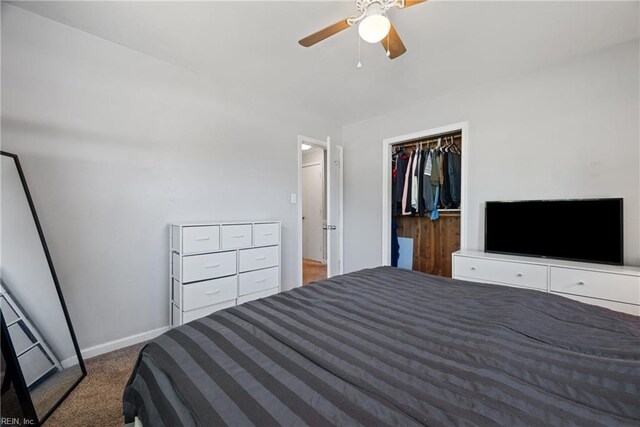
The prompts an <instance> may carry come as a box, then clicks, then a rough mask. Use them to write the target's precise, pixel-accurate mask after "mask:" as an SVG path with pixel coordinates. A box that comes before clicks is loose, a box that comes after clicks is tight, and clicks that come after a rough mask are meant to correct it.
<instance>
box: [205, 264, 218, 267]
mask: <svg viewBox="0 0 640 427" xmlns="http://www.w3.org/2000/svg"><path fill="white" fill-rule="evenodd" d="M216 267H220V264H212V265H207V266H206V267H205V268H216Z"/></svg>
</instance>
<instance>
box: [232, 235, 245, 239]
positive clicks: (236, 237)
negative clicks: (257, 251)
mask: <svg viewBox="0 0 640 427" xmlns="http://www.w3.org/2000/svg"><path fill="white" fill-rule="evenodd" d="M232 237H233V238H234V239H242V238H243V237H244V234H236V235H235V236H232Z"/></svg>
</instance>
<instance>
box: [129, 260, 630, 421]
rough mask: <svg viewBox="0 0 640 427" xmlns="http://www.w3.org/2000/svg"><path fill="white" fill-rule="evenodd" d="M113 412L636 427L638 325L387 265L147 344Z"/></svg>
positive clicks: (154, 417) (156, 417)
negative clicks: (120, 404)
mask: <svg viewBox="0 0 640 427" xmlns="http://www.w3.org/2000/svg"><path fill="white" fill-rule="evenodd" d="M124 415H125V421H126V422H130V421H132V420H133V418H134V417H135V416H137V417H139V418H140V420H141V421H142V423H143V425H144V426H145V427H155V426H171V427H173V426H222V425H229V426H250V425H258V426H279V425H284V426H304V425H309V426H328V425H342V426H356V425H363V426H415V425H433V426H438V425H442V426H451V425H506V426H519V425H522V426H544V425H582V426H587V425H588V426H598V425H601V426H622V425H635V426H638V425H640V318H638V317H635V316H630V315H625V314H620V313H616V312H613V311H609V310H607V309H604V308H599V307H595V306H589V305H585V304H582V303H579V302H575V301H571V300H568V299H566V298H562V297H558V296H555V295H551V294H547V293H543V292H538V291H528V290H523V289H515V288H509V287H502V286H494V285H484V284H476V283H470V282H461V281H456V280H452V279H447V278H441V277H434V276H429V275H426V274H422V273H416V272H412V271H406V270H399V269H395V268H391V267H380V268H375V269H370V270H363V271H359V272H355V273H351V274H346V275H343V276H338V277H335V278H332V279H328V280H324V281H321V282H317V283H315V284H311V285H308V286H305V287H303V288H299V289H295V290H292V291H289V292H285V293H282V294H279V295H274V296H271V297H268V298H265V299H261V300H257V301H252V302H249V303H246V304H243V305H241V306H238V307H234V308H230V309H227V310H223V311H220V312H217V313H214V314H212V315H210V316H208V317H206V318H203V319H200V320H197V321H194V322H191V323H189V324H186V325H183V326H180V327H178V328H175V329H172V330H171V331H169V332H167V333H165V334H163V335H162V336H160V337H158V338H157V339H155V340H153V341H152V342H150V343H149V344H147V345H146V346H145V347H144V349H143V350H142V351H141V353H140V357H139V359H138V362H137V364H136V367H135V369H134V372H133V374H132V376H131V379H130V380H129V383H128V385H127V387H126V389H125V392H124Z"/></svg>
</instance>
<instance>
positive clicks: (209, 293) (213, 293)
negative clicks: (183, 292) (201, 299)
mask: <svg viewBox="0 0 640 427" xmlns="http://www.w3.org/2000/svg"><path fill="white" fill-rule="evenodd" d="M219 293H220V289H216V290H215V291H210V292H207V293H206V294H205V295H215V294H219Z"/></svg>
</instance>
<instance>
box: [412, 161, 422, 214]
mask: <svg viewBox="0 0 640 427" xmlns="http://www.w3.org/2000/svg"><path fill="white" fill-rule="evenodd" d="M414 153H415V158H414V159H413V165H412V166H411V167H412V169H413V172H412V173H411V208H412V209H413V210H414V211H417V210H418V170H419V168H418V165H419V164H420V151H418V150H416V151H414ZM412 213H413V211H412Z"/></svg>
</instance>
